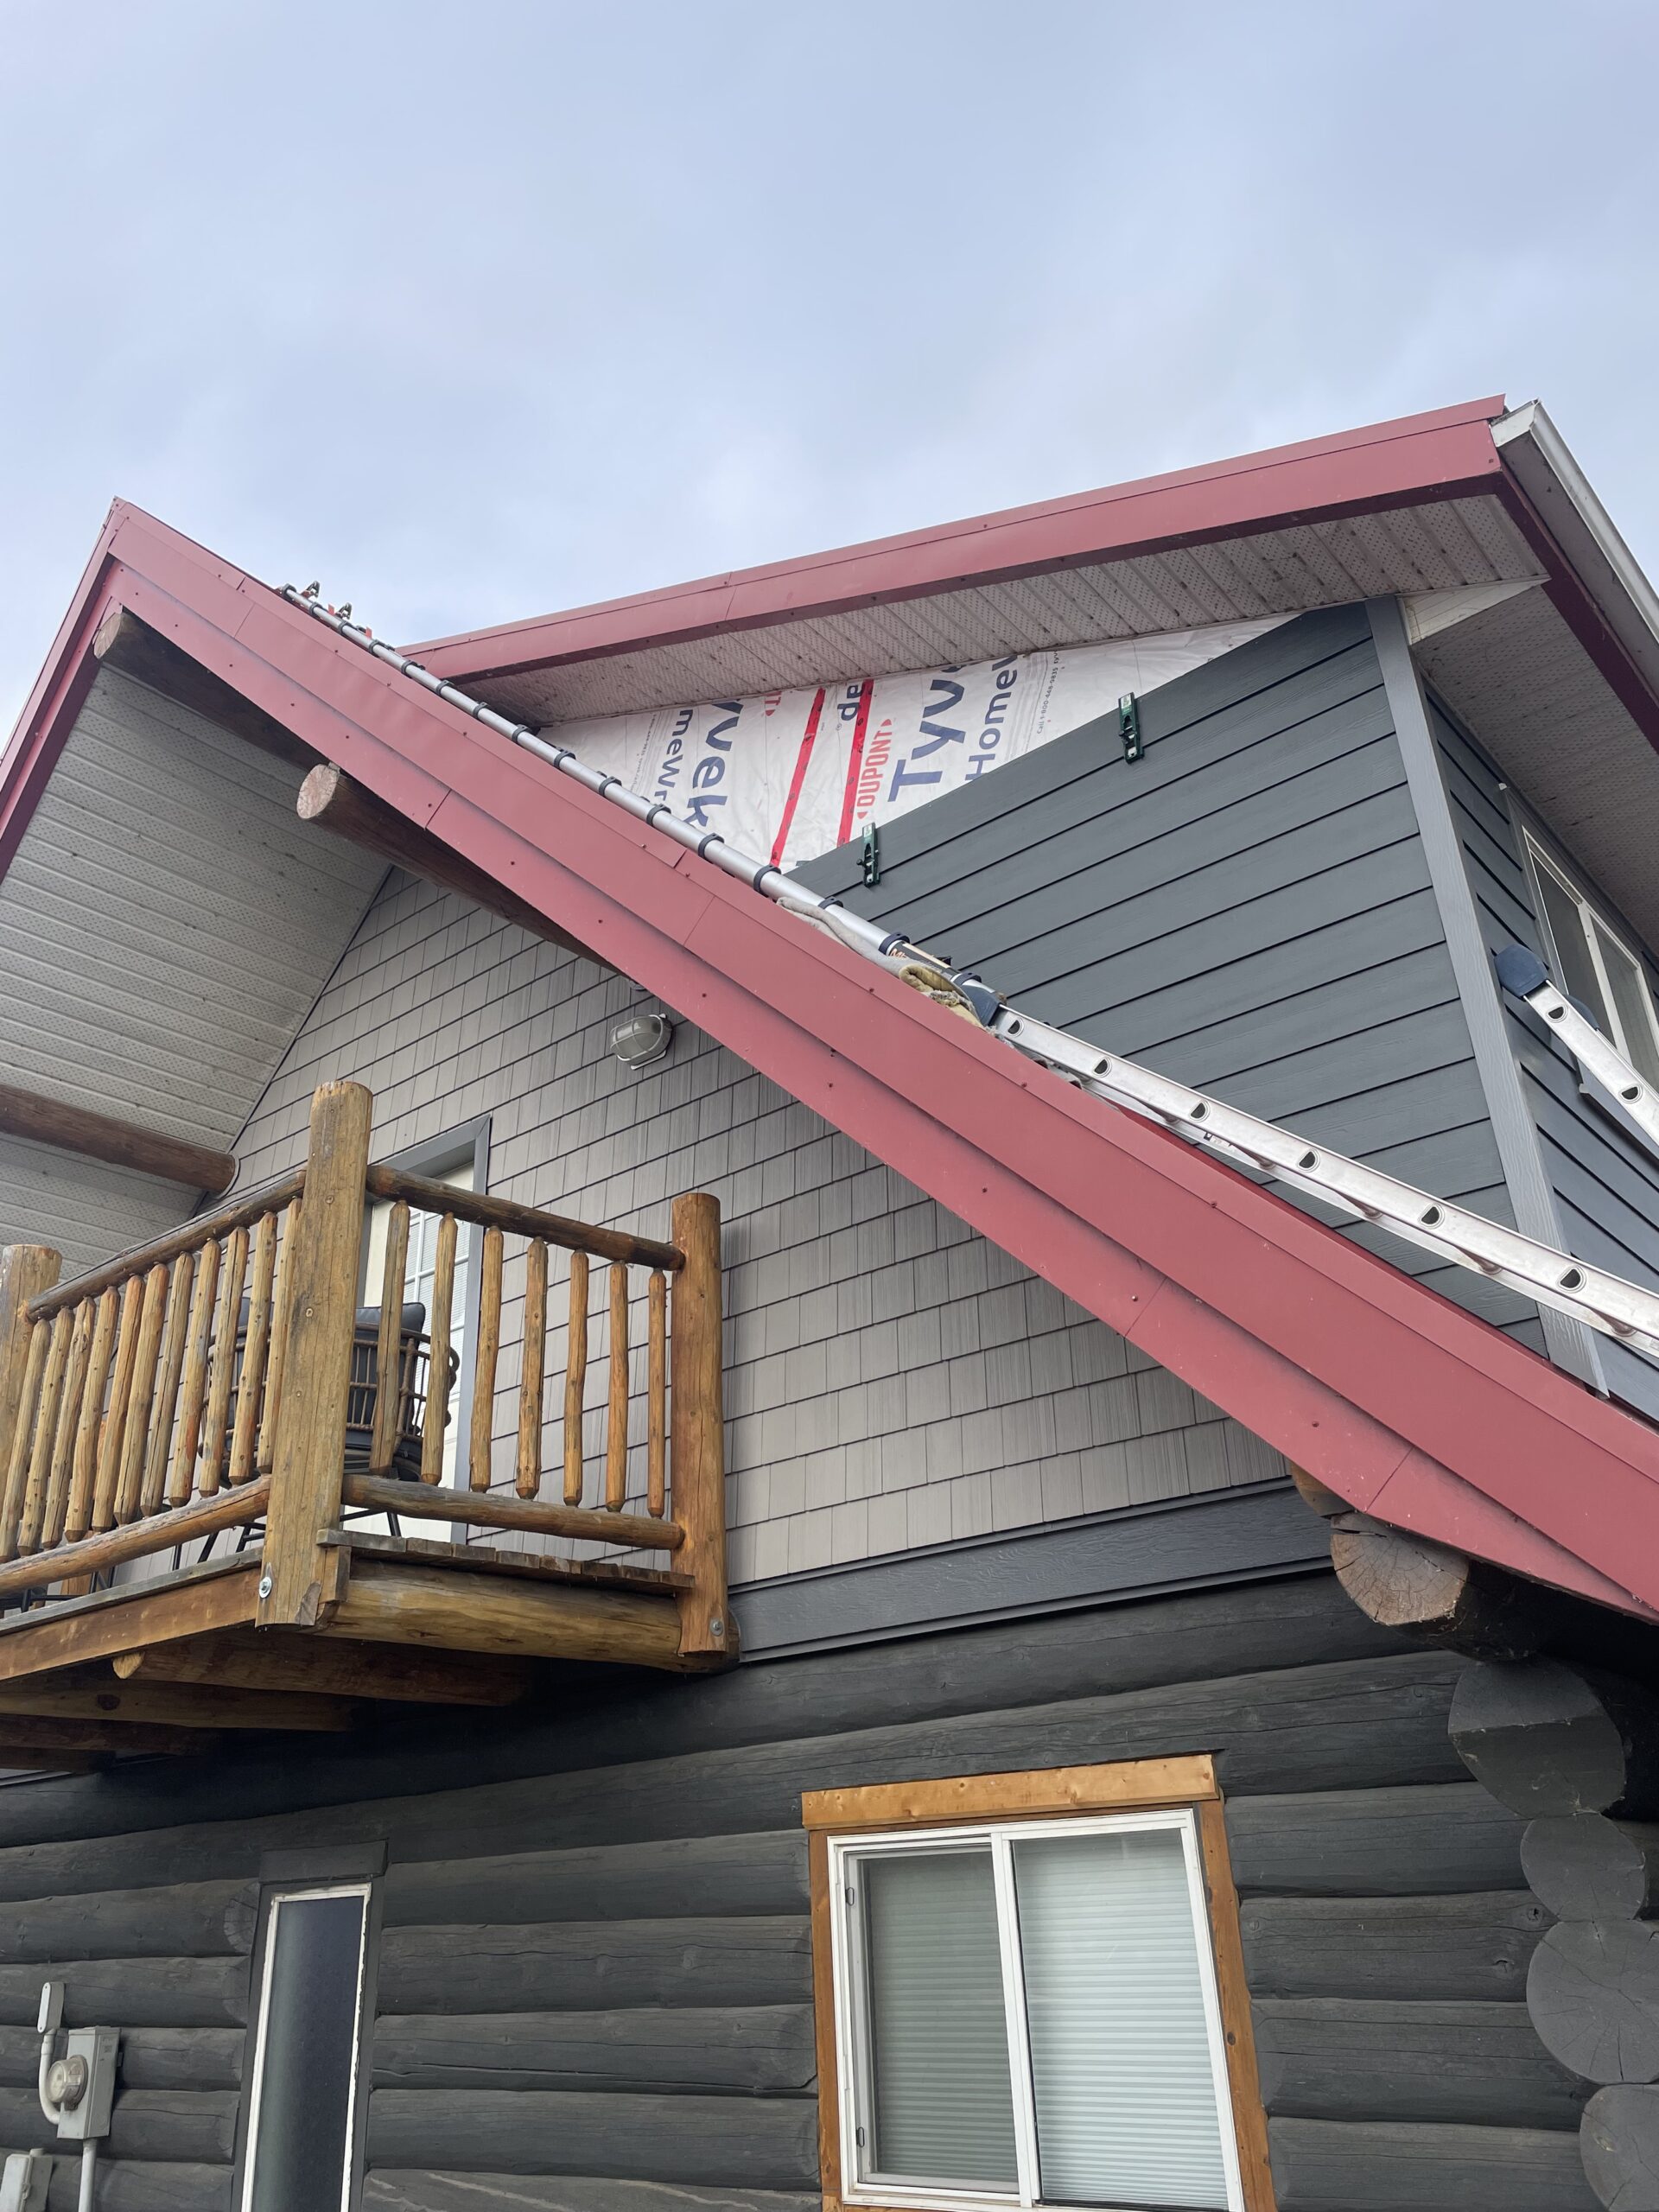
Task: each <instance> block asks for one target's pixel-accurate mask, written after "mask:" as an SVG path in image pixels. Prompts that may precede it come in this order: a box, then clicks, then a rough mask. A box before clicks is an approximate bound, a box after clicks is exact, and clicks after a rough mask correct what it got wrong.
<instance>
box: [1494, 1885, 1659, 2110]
mask: <svg viewBox="0 0 1659 2212" xmlns="http://www.w3.org/2000/svg"><path fill="white" fill-rule="evenodd" d="M1527 2008H1528V2010H1529V2012H1531V2014H1532V2024H1533V2025H1534V2027H1535V2028H1536V2029H1537V2031H1538V2034H1539V2037H1540V2040H1541V2042H1542V2043H1543V2044H1544V2046H1545V2048H1546V2049H1547V2050H1550V2051H1552V2052H1553V2053H1554V2056H1556V2057H1557V2058H1559V2059H1560V2062H1561V2063H1562V2065H1563V2066H1567V2067H1570V2068H1571V2069H1572V2070H1573V2073H1575V2074H1579V2075H1582V2076H1583V2077H1584V2079H1585V2080H1586V2082H1659V1927H1655V1926H1654V1925H1653V1924H1652V1923H1650V1922H1648V1921H1642V1920H1567V1921H1562V1922H1561V1923H1560V1924H1559V1925H1558V1926H1556V1927H1554V1928H1552V1929H1550V1930H1549V1932H1548V1935H1547V1936H1545V1937H1544V1940H1543V1942H1541V1944H1540V1945H1539V1946H1538V1948H1537V1950H1536V1951H1535V1953H1534V1955H1533V1959H1532V1963H1531V1966H1530V1967H1529V1969H1528V1973H1527Z"/></svg>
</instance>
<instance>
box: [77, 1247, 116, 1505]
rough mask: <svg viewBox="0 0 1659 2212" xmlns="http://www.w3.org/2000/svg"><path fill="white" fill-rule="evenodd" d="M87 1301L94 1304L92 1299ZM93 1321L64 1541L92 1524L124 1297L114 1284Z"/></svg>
mask: <svg viewBox="0 0 1659 2212" xmlns="http://www.w3.org/2000/svg"><path fill="white" fill-rule="evenodd" d="M86 1302H87V1304H88V1305H89V1306H90V1305H91V1304H92V1302H93V1301H92V1300H91V1299H90V1298H89V1299H88V1300H87V1301H86ZM97 1306H98V1312H97V1315H96V1318H95V1319H94V1320H93V1323H92V1351H91V1352H90V1353H89V1355H88V1357H87V1361H86V1388H85V1389H83V1390H82V1392H81V1394H80V1417H79V1421H78V1422H77V1423H76V1427H75V1459H74V1471H73V1475H72V1476H71V1478H70V1482H69V1510H68V1511H67V1514H66V1515H65V1516H64V1523H63V1534H64V1541H66V1542H67V1543H75V1542H78V1541H79V1539H80V1538H81V1537H82V1536H84V1535H86V1531H87V1530H88V1529H90V1528H91V1527H92V1489H93V1485H94V1484H95V1483H96V1482H97V1479H98V1447H99V1443H100V1441H101V1440H102V1438H103V1433H104V1393H105V1389H107V1388H108V1385H109V1380H110V1362H111V1360H112V1359H113V1358H114V1357H115V1326H116V1316H117V1314H118V1313H119V1312H120V1308H121V1300H120V1297H119V1294H118V1293H117V1291H116V1289H115V1287H114V1286H113V1285H111V1287H110V1288H109V1289H108V1290H106V1291H105V1292H103V1293H102V1294H101V1295H100V1296H99V1299H98V1300H97Z"/></svg>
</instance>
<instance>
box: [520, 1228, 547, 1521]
mask: <svg viewBox="0 0 1659 2212" xmlns="http://www.w3.org/2000/svg"><path fill="white" fill-rule="evenodd" d="M546 1365H547V1247H546V1245H545V1244H544V1243H543V1242H542V1240H541V1238H540V1237H539V1236H537V1237H532V1238H531V1241H530V1243H528V1244H526V1245H525V1247H524V1368H523V1372H522V1373H521V1375H520V1377H519V1382H518V1471H517V1482H516V1487H517V1489H518V1495H519V1497H535V1495H536V1493H537V1491H538V1490H539V1489H540V1488H541V1485H542V1384H543V1372H544V1370H545V1368H546Z"/></svg>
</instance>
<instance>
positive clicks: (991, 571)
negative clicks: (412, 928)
mask: <svg viewBox="0 0 1659 2212" xmlns="http://www.w3.org/2000/svg"><path fill="white" fill-rule="evenodd" d="M1502 413H1503V400H1502V398H1501V397H1499V398H1491V399H1480V400H1474V401H1471V402H1470V403H1468V404H1465V405H1464V406H1461V407H1448V408H1441V409H1440V410H1436V411H1435V412H1433V413H1432V414H1427V415H1412V416H1404V417H1402V419H1401V420H1399V421H1397V422H1393V423H1373V424H1371V425H1370V427H1368V428H1367V429H1360V430H1349V431H1344V432H1343V433H1342V434H1341V435H1338V436H1335V437H1326V438H1312V439H1307V440H1305V441H1303V442H1301V443H1300V444H1297V445H1288V446H1278V447H1275V448H1272V449H1270V450H1269V451H1267V452H1264V453H1255V454H1243V455H1241V456H1239V457H1238V458H1236V459H1235V460H1231V461H1217V462H1211V463H1210V464H1208V465H1206V466H1205V467H1200V468H1185V469H1178V470H1175V471H1173V473H1171V474H1167V475H1162V476H1148V477H1143V478H1141V479H1140V480H1138V481H1136V482H1134V483H1129V484H1119V485H1114V486H1109V487H1107V488H1106V489H1104V490H1100V491H1094V492H1082V493H1074V494H1073V495H1072V496H1071V497H1070V498H1068V499H1054V500H1048V501H1045V502H1041V503H1039V504H1037V505H1030V506H1024V507H1011V508H1008V509H1007V510H1005V511H1004V512H1001V513H999V514H990V515H976V516H972V517H969V518H967V519H965V520H963V521H960V522H953V523H947V524H943V525H940V526H938V527H936V528H932V529H929V530H920V531H906V533H904V534H903V535H902V536H899V537H884V538H876V539H873V540H871V541H870V542H869V543H866V544H862V545H851V546H842V547H838V548H836V550H832V551H829V552H825V553H817V554H811V555H809V556H806V557H804V558H803V559H798V560H791V561H777V562H772V563H768V564H767V565H766V566H764V567H761V568H755V569H737V570H734V571H732V572H731V573H729V574H728V575H718V576H705V577H702V578H701V579H699V580H698V581H696V582H692V583H687V584H678V585H673V586H671V587H669V588H666V589H664V590H659V591H649V592H639V593H636V594H632V596H630V597H628V598H625V599H616V600H607V601H601V602H599V603H597V604H595V605H594V606H590V607H575V608H572V609H570V610H569V612H568V613H559V614H550V615H546V616H543V617H539V618H537V619H536V620H531V621H526V622H514V623H505V624H501V625H499V626H495V627H493V628H491V629H486V630H479V631H473V632H467V633H465V634H463V635H461V636H456V637H451V638H442V639H432V640H430V641H429V642H428V643H426V644H424V645H412V646H410V647H409V648H408V649H407V650H408V651H409V652H411V653H412V654H413V655H414V656H415V657H416V658H418V659H420V660H422V661H423V662H424V664H426V665H427V666H428V667H429V668H430V669H431V670H432V671H433V672H434V674H435V675H439V676H442V677H448V678H449V679H451V680H452V681H455V682H459V681H461V680H462V679H463V678H466V677H473V678H474V679H478V680H481V679H484V678H486V677H502V676H509V675H517V674H522V673H523V672H524V671H528V670H531V669H537V668H545V667H548V666H550V665H552V664H556V663H559V664H563V663H568V662H571V661H578V660H590V659H595V658H601V657H603V656H607V655H610V654H614V653H620V652H639V651H641V650H642V649H644V648H645V647H648V646H652V645H667V644H671V643H677V642H681V641H683V640H685V639H695V638H702V637H708V636H710V635H712V634H715V633H716V632H722V631H727V630H741V629H753V628H757V627H760V626H766V625H767V624H770V623H773V622H782V621H791V620H799V619H801V618H802V617H804V616H807V615H823V614H829V613H836V612H842V611H846V610H848V609H849V608H855V607H869V606H875V605H879V604H880V603H881V602H883V601H896V600H904V599H913V598H918V597H922V596H925V595H926V594H931V593H936V592H943V591H952V590H959V589H962V588H965V587H970V586H973V585H976V584H983V583H988V582H995V581H997V580H1000V579H1002V578H1006V577H1010V576H1020V575H1037V574H1040V573H1041V572H1043V571H1044V570H1046V569H1064V568H1076V567H1078V566H1081V565H1083V564H1084V563H1093V562H1097V561H1113V560H1124V559H1128V557H1130V556H1132V555H1134V554H1136V553H1143V552H1147V551H1150V550H1157V549H1159V548H1165V547H1174V546H1179V545H1190V544H1195V543H1200V542H1202V541H1205V540H1209V539H1215V538H1221V537H1236V536H1238V535H1240V534H1243V533H1246V532H1253V531H1262V530H1272V529H1274V528H1278V527H1281V526H1283V525H1284V524H1288V523H1293V522H1298V521H1307V520H1309V519H1312V518H1315V517H1317V518H1319V519H1321V520H1333V519H1335V518H1338V517H1339V516H1342V515H1345V514H1357V513H1363V512H1368V511H1370V510H1372V509H1375V508H1378V507H1388V506H1405V505H1414V504H1418V503H1420V502H1421V501H1423V500H1426V499H1455V498H1458V497H1460V496H1463V495H1465V494H1468V493H1473V492H1478V491H1481V490H1484V489H1488V488H1490V486H1491V480H1492V479H1493V477H1494V476H1496V475H1497V474H1498V473H1499V471H1500V467H1501V464H1500V462H1499V460H1498V455H1497V447H1496V446H1495V444H1494V443H1493V441H1492V435H1491V422H1492V420H1493V418H1494V417H1495V416H1498V415H1501V414H1502Z"/></svg>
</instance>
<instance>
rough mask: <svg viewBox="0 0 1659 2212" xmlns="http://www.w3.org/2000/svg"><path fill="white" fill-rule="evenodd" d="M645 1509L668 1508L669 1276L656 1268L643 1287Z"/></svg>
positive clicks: (657, 1513) (655, 1516)
mask: <svg viewBox="0 0 1659 2212" xmlns="http://www.w3.org/2000/svg"><path fill="white" fill-rule="evenodd" d="M645 1323H646V1338H647V1340H648V1343H649V1345H650V1357H649V1359H648V1361H647V1363H646V1379H645V1408H646V1416H647V1427H646V1445H645V1510H646V1512H647V1513H649V1514H650V1515H651V1516H652V1520H654V1521H660V1520H661V1519H662V1517H663V1516H664V1514H665V1513H666V1512H667V1510H668V1279H667V1277H666V1276H665V1275H664V1274H663V1272H662V1270H661V1269H660V1268H652V1274H651V1280H650V1281H649V1282H648V1283H647V1284H646V1286H645Z"/></svg>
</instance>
